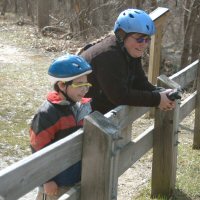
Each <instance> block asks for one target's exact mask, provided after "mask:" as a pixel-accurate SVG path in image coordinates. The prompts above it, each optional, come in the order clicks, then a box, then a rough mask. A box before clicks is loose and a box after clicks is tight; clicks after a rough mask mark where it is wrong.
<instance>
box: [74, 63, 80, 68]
mask: <svg viewBox="0 0 200 200" xmlns="http://www.w3.org/2000/svg"><path fill="white" fill-rule="evenodd" d="M72 65H73V66H74V67H78V68H79V67H80V66H79V65H78V64H76V63H72Z"/></svg>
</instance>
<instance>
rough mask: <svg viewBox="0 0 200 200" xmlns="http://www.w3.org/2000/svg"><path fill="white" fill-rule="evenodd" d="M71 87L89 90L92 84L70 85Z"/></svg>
mask: <svg viewBox="0 0 200 200" xmlns="http://www.w3.org/2000/svg"><path fill="white" fill-rule="evenodd" d="M71 86H72V87H73V88H82V87H87V88H88V89H89V88H90V87H92V84H90V83H72V84H71Z"/></svg>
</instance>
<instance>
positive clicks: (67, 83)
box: [53, 81, 73, 92]
mask: <svg viewBox="0 0 200 200" xmlns="http://www.w3.org/2000/svg"><path fill="white" fill-rule="evenodd" d="M58 82H59V81H58ZM58 82H56V83H55V84H54V85H53V89H54V90H55V91H56V92H59V91H60V88H59V86H58ZM72 82H73V81H68V82H65V85H66V86H68V85H71V84H72Z"/></svg>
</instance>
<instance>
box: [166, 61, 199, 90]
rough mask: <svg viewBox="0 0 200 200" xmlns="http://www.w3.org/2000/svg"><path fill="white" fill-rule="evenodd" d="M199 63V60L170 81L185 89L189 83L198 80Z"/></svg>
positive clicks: (171, 77) (173, 76)
mask: <svg viewBox="0 0 200 200" xmlns="http://www.w3.org/2000/svg"><path fill="white" fill-rule="evenodd" d="M198 63H199V60H196V61H194V62H193V63H192V64H190V65H188V66H187V67H185V68H184V69H182V70H180V71H179V72H177V73H175V74H174V75H172V76H170V77H169V79H171V80H173V81H175V82H176V83H178V84H179V85H181V87H182V88H185V87H186V86H188V84H189V83H191V82H192V81H194V80H195V79H196V76H197V69H198Z"/></svg>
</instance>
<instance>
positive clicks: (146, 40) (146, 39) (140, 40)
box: [132, 36, 151, 43]
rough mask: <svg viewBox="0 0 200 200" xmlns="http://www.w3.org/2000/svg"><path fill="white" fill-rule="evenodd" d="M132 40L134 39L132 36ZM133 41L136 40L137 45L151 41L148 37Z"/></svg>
mask: <svg viewBox="0 0 200 200" xmlns="http://www.w3.org/2000/svg"><path fill="white" fill-rule="evenodd" d="M132 38H134V37H133V36H132ZM134 39H135V40H136V42H137V43H143V42H145V43H149V42H150V41H151V38H150V37H147V38H142V37H140V38H134Z"/></svg>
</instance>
